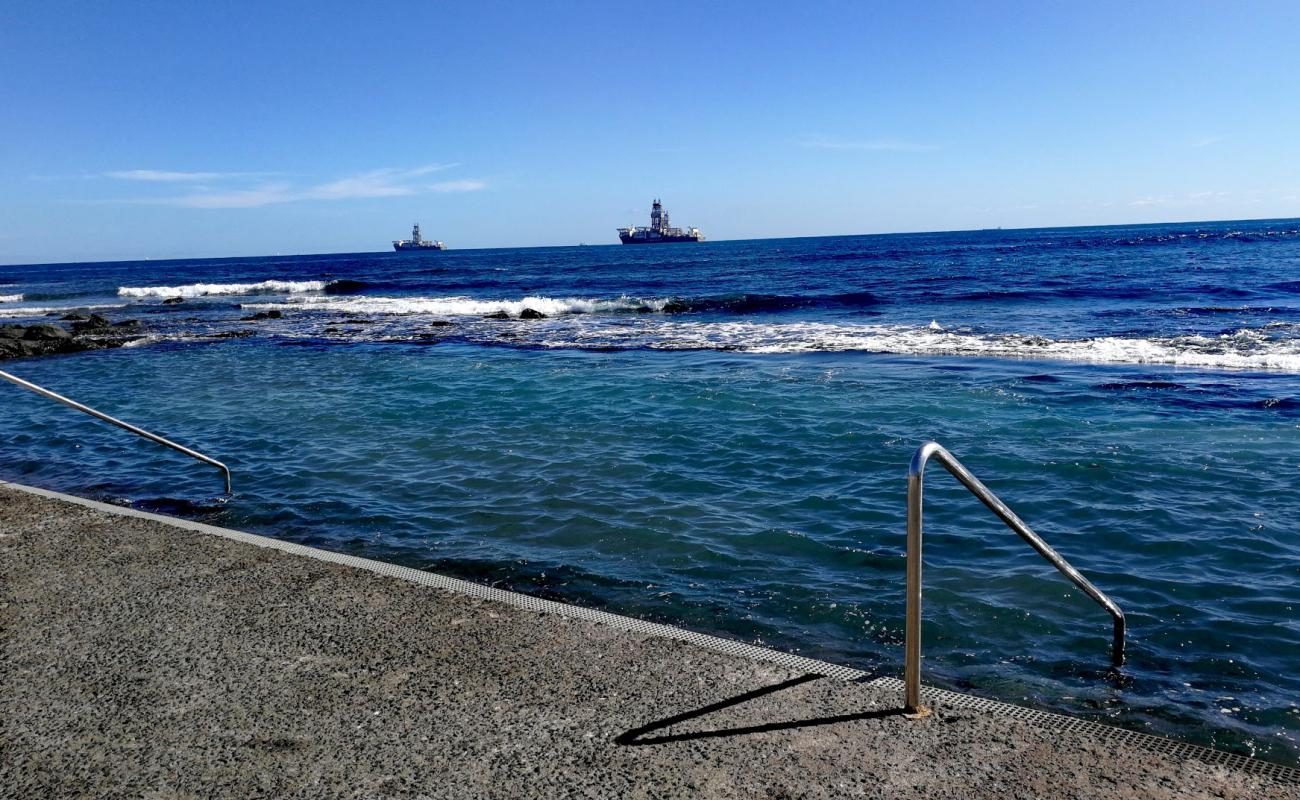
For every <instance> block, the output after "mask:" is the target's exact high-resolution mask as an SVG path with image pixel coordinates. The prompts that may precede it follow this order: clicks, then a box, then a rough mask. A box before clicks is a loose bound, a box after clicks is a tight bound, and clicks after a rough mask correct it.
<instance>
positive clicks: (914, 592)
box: [903, 442, 1124, 718]
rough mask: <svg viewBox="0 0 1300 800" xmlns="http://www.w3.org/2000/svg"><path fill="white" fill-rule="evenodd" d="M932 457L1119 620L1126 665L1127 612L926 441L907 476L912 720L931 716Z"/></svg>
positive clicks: (1117, 650) (1117, 640)
mask: <svg viewBox="0 0 1300 800" xmlns="http://www.w3.org/2000/svg"><path fill="white" fill-rule="evenodd" d="M931 458H933V459H934V460H936V461H938V462H939V463H940V464H942V465H943V467H944V469H946V470H948V472H950V473H952V476H953V477H954V478H956V479H957V481H958V482H959V483H961V485H962V486H965V487H966V488H967V489H968V490H969V491H970V493H971V494H973V495H975V496H976V497H977V498H979V501H980V502H981V503H983V504H984V505H985V506H987V507H988V509H989V510H990V511H992V512H993V513H994V514H996V515H997V516H998V518H999V519H1001V520H1002V521H1003V522H1005V523H1006V524H1007V527H1008V528H1010V529H1011V530H1013V531H1015V532H1016V533H1017V534H1019V535H1020V538H1021V539H1024V540H1025V541H1026V542H1028V543H1029V546H1030V547H1032V548H1034V549H1035V550H1037V551H1038V553H1039V555H1041V556H1042V557H1043V558H1045V559H1047V560H1048V561H1049V562H1051V564H1052V566H1054V567H1056V568H1057V569H1058V570H1060V571H1061V573H1062V574H1063V575H1065V577H1067V578H1069V579H1070V582H1071V583H1073V584H1074V585H1075V586H1077V587H1079V588H1080V589H1082V590H1083V592H1084V594H1086V595H1088V596H1089V597H1091V598H1092V599H1093V600H1095V601H1097V603H1098V604H1099V605H1101V607H1102V608H1104V609H1106V612H1107V613H1109V614H1110V616H1111V619H1112V620H1113V621H1114V638H1113V641H1112V645H1111V660H1112V663H1114V665H1115V666H1120V665H1121V664H1123V663H1124V612H1123V611H1121V610H1120V608H1119V606H1117V605H1115V603H1114V601H1112V600H1111V599H1110V598H1109V597H1107V596H1106V595H1104V594H1102V592H1101V590H1100V589H1098V588H1097V587H1096V586H1093V585H1092V582H1091V581H1089V580H1088V579H1087V578H1085V577H1083V575H1082V574H1080V572H1079V571H1078V570H1077V569H1075V568H1074V567H1072V566H1070V564H1069V562H1067V561H1066V560H1065V559H1064V558H1062V557H1061V555H1060V553H1057V552H1056V551H1055V550H1053V549H1052V547H1051V545H1049V544H1048V543H1047V542H1045V541H1043V540H1042V539H1041V538H1040V537H1039V536H1038V534H1036V533H1034V532H1033V531H1032V530H1031V529H1030V528H1029V526H1028V525H1026V524H1025V523H1024V521H1022V520H1021V519H1020V517H1017V516H1016V514H1015V512H1014V511H1012V510H1011V509H1010V508H1008V507H1007V504H1006V503H1003V502H1002V501H1001V500H999V499H998V497H997V495H995V494H993V492H991V491H989V488H988V487H987V486H985V485H984V484H983V483H981V482H980V480H979V478H976V477H975V476H974V475H972V474H971V472H970V470H968V469H966V468H965V467H964V466H962V464H961V462H960V461H958V460H957V459H956V458H955V457H953V455H952V453H949V452H948V451H947V450H945V449H944V448H943V447H942V446H941V445H940V444H939V443H938V442H926V443H925V444H923V445H921V446H920V447H919V448H917V451H916V453H915V454H914V455H913V456H912V464H911V467H910V468H909V469H908V471H907V622H906V632H905V638H904V645H903V649H904V654H905V659H904V660H905V666H904V674H903V679H904V684H905V687H906V688H905V697H904V706H905V711H906V712H907V713H908V715H910V716H912V717H914V718H919V717H924V716H927V715H928V714H929V713H930V710H929V709H928V708H926V707H925V706H924V705H922V704H921V527H922V516H923V513H924V512H923V511H922V508H921V494H922V488H923V484H924V482H925V464H926V462H927V461H929V460H930V459H931Z"/></svg>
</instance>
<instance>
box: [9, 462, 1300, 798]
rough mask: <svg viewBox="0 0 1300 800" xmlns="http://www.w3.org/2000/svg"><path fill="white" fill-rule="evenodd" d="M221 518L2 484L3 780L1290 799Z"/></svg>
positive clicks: (1059, 734)
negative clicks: (915, 715) (902, 706)
mask: <svg viewBox="0 0 1300 800" xmlns="http://www.w3.org/2000/svg"><path fill="white" fill-rule="evenodd" d="M214 532H215V531H214V530H211V529H207V528H206V527H205V526H201V525H196V524H194V523H185V522H179V521H169V520H167V519H166V518H161V517H154V516H153V515H142V514H138V513H135V512H126V513H124V512H123V511H122V510H117V509H111V508H110V507H105V506H99V505H98V504H93V503H88V502H87V501H76V502H74V501H72V500H69V499H58V498H55V497H51V496H42V495H39V494H34V493H32V492H31V491H30V490H26V489H22V488H20V487H14V486H13V485H11V484H3V483H0V637H2V641H0V659H2V662H0V664H2V667H0V685H2V686H3V691H0V796H4V797H24V798H26V797H96V798H98V797H186V798H188V797H239V798H245V797H311V798H317V797H356V798H387V797H427V798H442V797H456V798H470V797H474V798H478V797H484V798H521V797H547V798H553V797H554V798H560V797H644V798H668V797H692V798H694V797H792V798H793V797H928V798H929V797H933V798H961V799H962V800H965V799H966V798H1007V797H1026V798H1029V797H1035V798H1037V797H1078V798H1111V797H1124V798H1131V797H1141V798H1175V797H1176V798H1189V797H1229V798H1300V785H1296V784H1295V783H1291V782H1287V781H1285V780H1284V779H1285V778H1286V777H1288V776H1286V775H1281V776H1279V775H1271V776H1270V775H1267V774H1255V773H1254V772H1251V771H1250V770H1248V769H1242V768H1240V765H1237V766H1236V767H1230V766H1224V765H1210V764H1207V763H1204V761H1202V760H1197V759H1194V758H1180V757H1178V756H1177V755H1172V756H1157V755H1154V754H1153V753H1152V752H1150V751H1149V750H1148V749H1141V748H1135V747H1132V746H1130V745H1126V744H1124V743H1121V742H1117V741H1115V740H1114V739H1113V738H1108V737H1105V736H1098V735H1096V732H1095V731H1093V730H1069V731H1061V730H1054V729H1053V728H1052V727H1051V726H1047V725H1042V724H1040V723H1039V722H1035V721H1034V720H1032V719H1031V720H1024V719H1012V718H1008V717H1005V716H1002V715H999V714H994V713H989V712H987V711H981V710H979V709H972V708H963V707H961V705H960V703H955V702H949V703H945V702H942V700H941V701H940V702H939V703H937V706H938V710H937V712H936V714H935V715H934V716H933V717H931V718H930V719H927V720H924V721H920V722H917V721H911V720H906V719H904V718H902V717H901V716H900V715H899V713H898V703H899V697H898V694H897V692H896V691H895V690H893V689H890V688H886V687H883V686H880V685H879V684H868V683H854V682H846V681H843V680H837V679H835V678H831V677H818V676H815V675H812V674H809V672H808V671H807V670H806V669H798V668H792V667H790V666H783V665H780V664H776V663H771V662H764V661H760V660H755V659H754V658H750V657H745V656H743V655H729V654H725V653H720V652H716V651H714V650H711V649H708V648H706V647H702V646H699V645H698V644H691V643H689V642H683V641H675V640H673V639H671V638H664V637H662V636H656V635H650V634H647V633H639V632H634V631H629V630H627V629H625V627H620V626H618V625H611V624H599V623H597V622H592V621H587V620H581V619H573V618H571V617H567V616H565V615H563V614H561V613H549V612H547V611H540V612H539V611H537V610H529V609H527V608H520V607H518V604H510V603H503V602H494V601H491V600H485V599H481V598H476V597H470V596H466V595H464V594H458V593H455V592H452V591H446V590H441V589H438V588H433V587H430V586H427V585H421V584H419V583H415V582H412V581H411V580H404V579H402V578H401V577H390V576H386V575H381V574H376V573H375V572H373V571H370V569H368V568H357V567H356V566H348V565H345V564H340V563H332V562H331V561H328V560H321V559H319V558H313V557H308V555H306V554H307V553H308V552H309V551H308V550H307V549H306V548H299V547H296V546H293V545H289V546H284V545H279V544H276V543H273V542H272V541H271V540H264V539H260V538H259V537H251V536H248V535H246V534H229V535H231V536H234V537H236V538H234V539H232V538H228V536H227V534H222V533H218V534H217V535H212V534H213V533H214ZM239 539H242V541H241V540H239ZM259 544H261V545H264V546H258V545H259ZM277 548H279V549H277ZM285 549H288V550H291V551H292V552H285ZM398 573H399V574H400V573H401V571H400V570H399V571H398ZM453 583H454V582H453ZM552 606H554V604H543V605H542V606H539V607H544V608H550V607H552ZM750 655H754V653H753V652H751V653H750ZM759 655H760V656H761V653H760V654H759ZM794 663H796V664H797V663H798V662H794ZM809 663H811V662H809ZM953 697H955V696H953ZM1175 749H1176V748H1175Z"/></svg>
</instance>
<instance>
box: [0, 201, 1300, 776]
mask: <svg viewBox="0 0 1300 800" xmlns="http://www.w3.org/2000/svg"><path fill="white" fill-rule="evenodd" d="M177 297H179V298H183V302H180V303H170V304H168V303H164V300H166V299H169V298H177ZM83 308H89V309H92V310H95V311H97V312H98V313H102V314H105V315H107V316H108V317H109V318H110V319H114V320H118V319H138V320H141V321H142V322H143V323H144V326H145V331H146V334H147V336H146V338H145V339H143V340H141V341H139V342H137V343H135V344H134V345H132V346H129V347H125V348H122V349H116V350H105V351H96V352H86V353H81V354H76V355H69V356H58V357H47V358H39V359H26V360H18V361H9V362H5V363H4V364H0V368H3V369H6V370H9V371H11V372H13V373H16V374H18V375H20V376H22V377H24V378H27V379H29V380H32V381H35V382H37V383H39V384H42V385H45V386H47V387H50V388H52V389H54V390H56V391H59V392H62V393H64V394H67V395H69V396H71V397H73V398H76V399H78V400H81V401H82V402H85V403H88V404H90V405H93V406H96V407H98V408H101V409H102V410H104V411H107V412H109V413H112V414H115V415H118V416H120V417H122V418H124V419H126V420H129V421H132V422H135V423H137V424H139V425H142V426H144V427H146V428H150V429H152V430H155V431H158V432H160V433H162V434H164V435H167V436H171V437H173V438H175V439H177V440H179V441H181V442H183V443H186V444H189V445H191V446H194V447H196V448H198V449H200V450H203V451H205V452H207V453H209V454H211V455H213V456H215V457H217V458H220V459H222V460H225V461H226V462H227V463H229V464H230V465H231V467H232V469H233V471H234V489H235V492H234V495H233V496H232V497H229V498H225V497H222V496H221V494H220V489H221V485H220V480H219V477H218V475H217V473H216V472H215V471H214V470H212V469H211V468H209V467H206V466H204V465H202V464H197V463H194V462H191V461H189V460H187V459H185V458H183V457H181V456H178V455H177V454H175V453H172V452H171V451H168V450H165V449H161V448H159V447H157V446H156V445H153V444H150V443H149V442H146V441H143V440H138V439H136V438H135V437H132V436H130V435H129V434H126V433H124V432H122V431H120V430H118V429H115V428H111V427H109V426H106V425H104V424H103V423H100V422H97V421H95V420H93V419H91V418H89V417H85V416H83V415H80V414H78V413H76V412H74V411H72V410H70V409H66V408H64V407H62V406H58V405H56V404H53V403H51V402H49V401H48V400H45V399H43V398H40V397H38V396H36V395H34V394H30V393H27V392H24V391H22V390H21V389H19V388H17V387H14V386H11V385H9V384H5V383H0V409H2V413H0V477H2V478H4V479H8V480H13V481H19V482H23V483H28V484H34V485H38V486H45V487H49V488H53V489H58V490H63V491H68V492H72V493H75V494H80V495H84V496H88V497H94V498H99V499H107V500H110V501H113V502H119V503H127V504H131V505H135V506H137V507H141V508H146V509H152V510H161V511H163V512H166V513H172V514H180V515H183V516H188V517H194V518H198V519H202V520H204V521H207V522H212V523H215V524H219V525H224V526H229V527H233V528H239V529H244V530H250V531H256V532H259V533H264V534H268V535H270V536H275V537H278V538H281V539H286V540H290V541H295V542H302V543H305V544H310V545H314V546H318V547H323V548H327V549H331V550H338V551H343V552H348V553H355V554H359V555H363V556H368V557H372V558H379V559H384V560H388V561H393V562H399V563H402V564H407V565H411V566H415V567H420V568H426V569H430V570H436V571H439V572H443V573H448V574H453V575H457V576H461V577H465V578H469V579H472V580H476V581H481V582H486V583H492V584H495V585H500V586H505V587H510V588H514V589H518V590H520V591H524V592H530V593H534V594H538V595H543V596H546V597H551V598H557V599H561V600H565V601H569V602H573V603H578V604H582V605H586V606H592V607H598V608H604V609H610V610H614V611H618V612H622V613H625V614H632V615H636V616H641V617H645V618H649V619H654V620H658V621H665V622H671V623H675V624H680V625H684V626H686V627H689V628H693V629H697V630H702V631H707V632H711V633H717V634H720V635H723V636H728V637H734V638H738V639H744V640H748V641H755V642H760V643H762V644H765V645H769V646H772V647H776V648H782V649H787V650H792V651H798V652H800V653H803V654H806V655H810V656H814V657H818V658H824V659H829V660H832V661H837V662H842V663H846V664H851V665H854V666H858V667H861V668H863V669H866V670H869V671H872V672H877V673H879V674H882V675H885V674H887V675H900V674H901V671H902V631H903V599H904V598H903V564H904V561H903V552H904V520H905V503H904V500H905V489H906V471H907V465H908V461H909V459H910V458H911V456H912V453H913V451H914V450H915V449H916V448H917V446H918V445H920V444H921V443H923V442H925V441H926V440H929V439H935V440H938V441H939V442H941V443H942V444H944V445H945V446H946V447H947V448H948V449H949V450H951V451H952V452H953V453H954V454H955V455H956V456H957V457H958V458H960V459H962V460H963V461H964V463H965V464H966V465H967V466H968V467H969V468H970V469H972V470H973V471H974V472H975V473H976V474H977V475H978V476H980V477H981V478H982V479H983V480H984V481H985V482H986V483H987V484H988V485H989V486H990V487H991V488H992V489H993V490H994V491H995V492H997V493H999V495H1000V496H1001V497H1002V498H1003V499H1004V500H1005V501H1006V502H1007V503H1008V504H1009V505H1011V507H1012V508H1014V509H1015V510H1016V511H1017V512H1018V513H1019V514H1020V516H1021V517H1022V518H1024V519H1025V520H1026V521H1027V522H1028V523H1029V524H1030V525H1031V526H1033V527H1034V528H1035V529H1036V530H1037V531H1038V532H1039V533H1040V534H1041V535H1042V536H1043V537H1044V538H1045V539H1047V540H1048V541H1049V542H1050V543H1051V544H1053V545H1054V546H1055V547H1056V548H1057V549H1058V550H1059V551H1060V552H1061V553H1062V554H1064V555H1065V556H1066V557H1067V558H1068V559H1070V560H1071V561H1072V562H1073V563H1074V565H1075V566H1076V567H1078V568H1079V569H1080V570H1081V571H1083V572H1084V573H1085V574H1086V575H1088V576H1089V577H1090V578H1091V579H1092V580H1093V581H1094V582H1095V583H1096V584H1097V586H1098V587H1100V588H1101V589H1102V590H1103V591H1104V592H1107V593H1108V594H1110V595H1111V596H1112V597H1113V598H1114V599H1115V600H1116V601H1117V602H1118V603H1119V604H1120V605H1121V606H1122V607H1123V608H1124V610H1125V611H1126V612H1127V614H1128V618H1129V626H1130V637H1131V638H1130V645H1129V660H1128V663H1127V665H1125V666H1124V667H1123V668H1122V670H1120V671H1118V672H1115V671H1112V670H1111V669H1110V667H1109V656H1108V645H1109V633H1110V628H1109V621H1108V618H1107V617H1106V616H1105V615H1104V614H1103V613H1102V612H1101V611H1100V609H1099V608H1098V607H1097V606H1095V605H1094V604H1093V603H1092V602H1091V601H1090V600H1089V599H1088V598H1087V597H1085V596H1084V595H1082V594H1081V593H1080V592H1078V591H1077V590H1075V589H1074V588H1073V587H1071V586H1070V585H1069V584H1068V583H1066V582H1065V581H1064V580H1063V579H1062V578H1061V577H1060V576H1059V575H1058V574H1057V573H1056V572H1055V571H1054V570H1053V569H1052V568H1051V567H1050V566H1049V565H1048V564H1047V563H1046V562H1044V561H1043V560H1042V559H1041V558H1040V557H1039V556H1038V555H1037V554H1035V553H1034V552H1033V551H1032V550H1030V549H1029V548H1028V547H1027V546H1026V545H1025V544H1024V543H1023V542H1021V541H1020V540H1019V539H1018V538H1017V537H1016V536H1015V535H1014V534H1013V533H1011V532H1010V531H1009V530H1007V529H1006V528H1005V527H1003V526H1002V525H1001V523H999V522H998V521H997V520H996V519H994V518H993V517H992V516H990V515H989V514H988V513H987V512H986V511H985V510H984V509H983V507H982V506H980V505H979V503H978V502H977V501H976V500H975V499H974V498H972V497H971V496H970V495H968V494H966V493H965V492H964V490H962V489H960V487H958V486H957V485H956V483H955V482H954V481H952V480H951V478H949V477H948V476H947V475H946V474H945V473H944V472H942V470H941V469H939V468H938V467H932V468H931V470H930V475H929V480H928V482H927V488H926V491H927V494H926V500H927V518H926V524H927V538H926V554H927V563H926V572H925V581H926V607H925V613H926V640H925V653H926V656H927V658H926V662H925V677H926V680H927V682H929V683H931V684H937V685H941V686H945V687H949V688H955V689H959V690H962V691H969V692H973V693H975V694H979V695H984V696H988V697H993V698H999V699H1003V700H1008V701H1013V702H1018V703H1027V704H1030V705H1033V706H1036V707H1039V708H1045V709H1050V710H1056V711H1061V712H1065V713H1069V714H1074V715H1079V716H1084V717H1089V718H1095V719H1100V720H1103V721H1107V722H1110V723H1113V724H1118V725H1122V726H1125V727H1129V728H1133V729H1139V730H1148V731H1153V732H1158V733H1162V734H1168V735H1172V736H1175V737H1178V738H1180V739H1184V740H1188V741H1194V742H1198V743H1202V744H1210V745H1214V746H1217V747H1222V748H1227V749H1231V750H1234V751H1238V752H1244V753H1250V754H1254V755H1258V756H1262V757H1266V758H1270V759H1273V760H1276V761H1282V762H1287V763H1291V764H1296V763H1300V744H1297V739H1298V737H1300V706H1298V705H1297V703H1298V702H1300V615H1298V614H1297V609H1300V525H1297V522H1296V520H1297V514H1298V512H1300V221H1294V220H1292V221H1259V222H1231V223H1200V224H1192V223H1189V224H1178V225H1157V226H1137V227H1114V228H1069V229H1054V230H1019V231H1001V230H998V231H978V232H966V233H938V234H915V235H911V234H909V235H889V236H853V237H835V238H813V239H786V240H766V241H737V242H709V243H704V244H698V245H668V246H660V247H620V246H617V245H616V246H600V247H565V248H541V249H517V250H462V251H458V250H448V251H444V252H436V253H427V254H419V253H414V254H408V253H402V254H398V253H391V252H385V253H364V254H347V255H316V256H294V257H274V258H240V259H193V260H186V261H169V262H122V263H97V264H59V265H39V266H9V267H0V318H3V319H0V322H28V321H33V320H41V321H49V319H48V315H53V316H54V317H57V316H61V315H63V314H65V313H67V312H68V311H70V310H74V309H83ZM526 310H528V311H529V312H537V313H536V314H534V313H526ZM270 311H277V312H281V316H280V317H279V318H270V319H242V318H246V317H253V316H254V315H257V314H259V312H270ZM539 315H544V316H540V318H533V319H525V318H521V317H538V316H539Z"/></svg>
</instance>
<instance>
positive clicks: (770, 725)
mask: <svg viewBox="0 0 1300 800" xmlns="http://www.w3.org/2000/svg"><path fill="white" fill-rule="evenodd" d="M822 677H825V676H823V675H811V674H810V675H800V676H798V677H796V678H791V679H789V680H786V681H782V682H780V683H776V684H773V685H771V686H763V687H760V688H758V689H753V690H751V691H748V692H745V693H743V694H739V695H736V696H735V697H729V698H727V699H725V700H719V701H718V702H716V703H710V704H708V705H707V706H702V707H700V708H697V709H693V710H691V711H684V712H682V713H680V714H674V715H673V716H671V717H665V718H664V719H661V720H656V721H655V722H651V723H650V724H648V725H642V726H641V727H639V728H633V729H632V730H630V731H627V732H625V733H621V734H619V735H618V736H616V737H615V738H614V743H615V744H620V745H624V746H627V747H644V746H646V745H652V744H668V743H669V742H685V741H691V740H693V739H720V738H724V737H727V736H745V735H748V734H752V733H768V732H771V731H787V730H795V729H798V728H810V727H813V726H817V725H837V724H839V723H842V722H856V721H858V720H864V719H884V718H885V717H893V716H899V715H901V714H902V713H903V709H901V708H887V709H879V710H876V711H863V712H859V713H856V714H837V715H835V716H830V717H814V718H812V719H799V720H788V721H785V722H765V723H763V724H761V725H743V726H740V727H736V728H718V729H715V730H708V731H692V732H689V733H673V734H668V735H665V736H650V737H646V736H645V735H646V734H647V733H651V732H653V731H657V730H661V729H663V728H669V727H672V726H673V725H676V724H678V723H681V722H686V721H687V720H692V719H698V718H700V717H704V716H707V715H709V714H712V713H713V712H715V711H721V710H723V709H725V708H731V707H732V706H738V705H740V704H742V703H747V702H749V701H750V700H756V699H758V698H760V697H764V696H766V695H769V694H775V693H776V692H780V691H784V690H786V689H793V688H794V687H796V686H800V685H802V684H805V683H809V682H811V681H815V680H817V679H818V678H822ZM642 737H645V738H642Z"/></svg>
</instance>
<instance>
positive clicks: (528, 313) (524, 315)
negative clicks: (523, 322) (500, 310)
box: [519, 308, 546, 319]
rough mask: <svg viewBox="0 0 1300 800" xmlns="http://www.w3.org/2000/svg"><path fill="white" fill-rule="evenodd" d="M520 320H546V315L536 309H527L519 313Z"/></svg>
mask: <svg viewBox="0 0 1300 800" xmlns="http://www.w3.org/2000/svg"><path fill="white" fill-rule="evenodd" d="M519 318H520V319H546V315H545V314H543V313H542V312H540V311H537V310H536V309H532V308H525V309H524V310H523V311H520V312H519Z"/></svg>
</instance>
